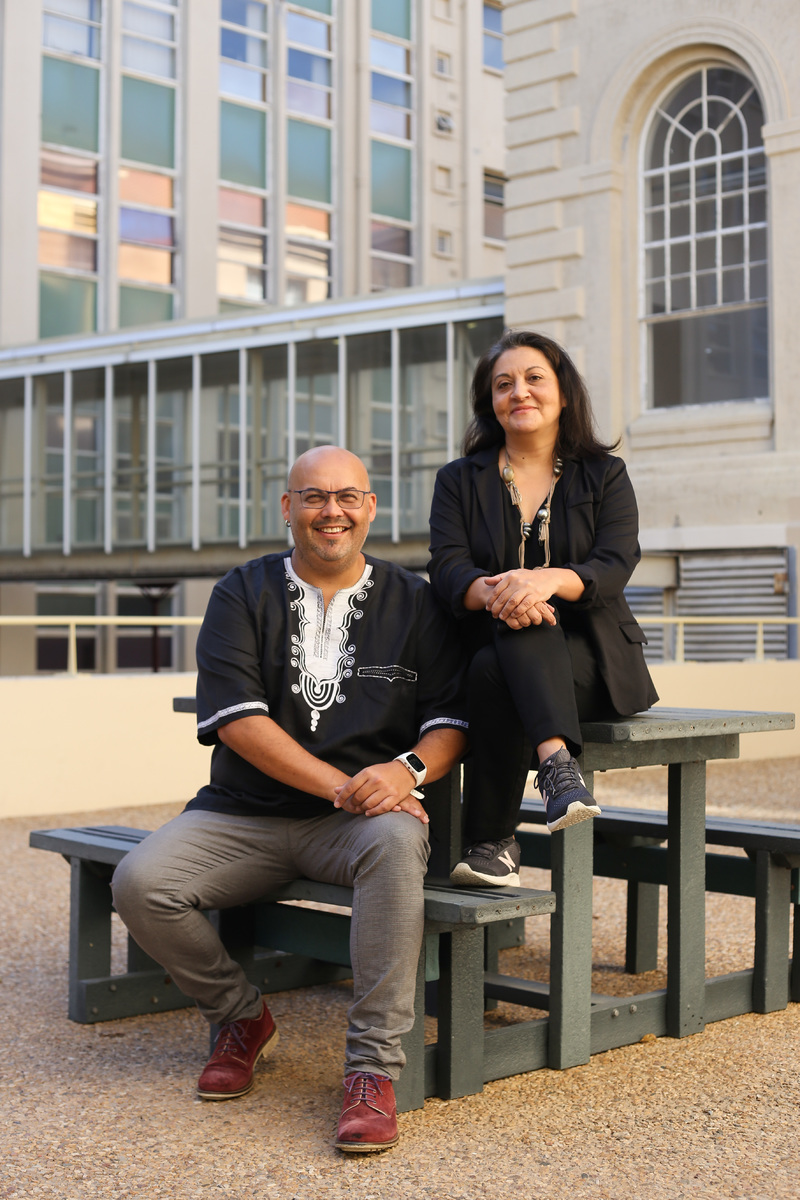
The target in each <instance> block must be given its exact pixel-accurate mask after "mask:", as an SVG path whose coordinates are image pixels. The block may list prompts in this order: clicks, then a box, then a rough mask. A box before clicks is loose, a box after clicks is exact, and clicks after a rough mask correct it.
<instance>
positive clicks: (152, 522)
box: [146, 358, 156, 554]
mask: <svg viewBox="0 0 800 1200" xmlns="http://www.w3.org/2000/svg"><path fill="white" fill-rule="evenodd" d="M146 512H147V549H148V551H149V552H150V553H151V554H152V553H153V551H154V550H155V548H156V364H155V361H154V360H153V359H152V358H151V359H150V361H149V362H148V364H147V509H146Z"/></svg>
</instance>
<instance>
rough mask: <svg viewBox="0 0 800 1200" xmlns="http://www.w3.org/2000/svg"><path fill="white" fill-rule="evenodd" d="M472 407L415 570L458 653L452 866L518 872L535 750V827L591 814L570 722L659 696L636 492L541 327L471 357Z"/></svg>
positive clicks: (477, 874)
mask: <svg viewBox="0 0 800 1200" xmlns="http://www.w3.org/2000/svg"><path fill="white" fill-rule="evenodd" d="M472 406H473V414H474V415H473V418H472V421H471V422H470V425H469V427H468V429H467V432H466V434H465V437H464V453H465V455H466V457H464V458H460V459H457V460H456V461H455V462H451V463H448V464H447V466H445V467H443V468H442V469H441V470H440V471H439V473H438V476H437V479H436V487H435V490H434V496H433V505H432V508H431V561H430V564H429V567H428V570H429V572H430V577H431V583H432V584H433V587H434V589H435V591H436V593H437V594H438V596H439V598H440V600H441V601H442V602H443V603H444V604H445V605H446V606H447V607H448V608H449V609H450V610H451V611H452V612H453V613H454V615H455V616H456V617H457V618H460V619H461V621H462V629H463V632H464V636H465V641H466V644H467V648H468V652H469V654H470V658H471V664H470V670H469V677H468V690H469V708H470V716H469V720H470V730H469V736H470V742H471V746H472V772H471V780H470V785H469V789H468V795H467V797H466V825H465V850H464V854H463V856H462V861H461V862H459V863H458V864H457V865H456V867H455V869H454V870H453V873H452V876H451V878H452V879H453V881H454V882H456V883H459V884H462V885H463V884H468V885H469V884H472V885H477V886H480V885H485V884H491V885H494V886H497V885H498V884H514V885H516V884H518V883H519V862H520V851H519V846H518V844H517V842H516V841H515V840H514V829H515V828H516V825H517V822H518V819H519V806H520V802H521V800H522V795H523V791H524V788H525V781H526V777H527V773H528V770H529V768H530V766H531V761H532V751H534V750H535V752H536V759H535V761H536V762H538V764H539V773H538V776H537V779H536V784H537V786H538V788H539V790H540V792H541V794H542V797H543V799H544V802H545V807H546V811H547V825H548V828H549V829H550V830H556V829H563V828H564V827H565V826H567V825H572V824H573V823H575V822H576V821H582V820H585V819H587V818H589V817H592V816H594V815H596V814H597V813H599V811H600V810H599V808H598V807H597V805H596V804H595V803H594V800H593V798H592V796H591V795H590V793H589V792H588V790H587V789H586V787H585V785H584V781H583V779H582V777H581V775H580V772H579V771H578V766H577V763H576V762H575V755H577V754H579V753H580V751H581V732H580V722H581V721H587V720H602V719H606V718H608V717H614V716H625V715H628V714H630V713H634V712H639V711H641V710H642V709H645V708H649V707H650V705H651V704H653V703H655V701H656V700H657V699H658V696H657V694H656V691H655V689H654V687H653V683H652V680H651V678H650V675H649V673H648V670H647V667H646V665H645V661H644V655H643V653H642V643H643V642H645V641H646V639H645V637H644V634H643V633H642V631H641V629H640V628H639V626H638V625H637V624H636V621H635V620H634V618H633V615H632V614H631V611H630V609H629V608H628V605H627V603H626V601H625V598H624V596H623V589H624V587H625V585H626V584H627V582H628V580H629V579H630V576H631V574H632V572H633V569H634V567H635V566H636V564H637V562H638V561H639V558H640V550H639V543H638V514H637V509H636V500H635V497H634V494H633V489H632V487H631V483H630V480H629V479H628V474H627V471H626V469H625V464H624V463H623V462H622V460H621V459H619V458H614V457H613V456H612V455H611V453H610V451H611V450H612V449H614V447H611V446H605V445H603V443H602V442H600V441H599V440H598V438H597V436H596V433H595V430H594V421H593V417H592V411H591V405H590V401H589V396H588V393H587V391H586V386H585V384H584V382H583V380H582V379H581V377H580V375H579V374H578V371H577V370H576V368H575V365H574V364H573V362H572V361H571V359H570V358H569V356H568V355H567V354H566V353H565V352H564V351H563V350H562V349H561V347H560V346H558V345H557V344H556V343H555V342H553V341H551V340H550V338H547V337H544V336H543V335H541V334H536V333H528V332H511V331H507V332H506V333H504V334H503V336H502V338H501V339H500V341H499V342H498V343H497V344H496V345H495V346H493V347H492V348H491V349H490V350H489V351H488V352H487V353H486V354H484V356H483V358H481V360H480V362H479V363H478V365H477V367H476V369H475V374H474V377H473V381H472Z"/></svg>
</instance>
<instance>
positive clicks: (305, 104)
mask: <svg viewBox="0 0 800 1200" xmlns="http://www.w3.org/2000/svg"><path fill="white" fill-rule="evenodd" d="M286 105H287V107H288V108H289V109H291V111H292V112H297V113H304V114H305V116H307V117H322V119H323V120H326V121H327V120H330V115H331V94H330V92H329V91H326V90H325V89H323V88H319V87H314V85H313V84H311V83H298V82H297V80H296V79H288V80H287V81H286Z"/></svg>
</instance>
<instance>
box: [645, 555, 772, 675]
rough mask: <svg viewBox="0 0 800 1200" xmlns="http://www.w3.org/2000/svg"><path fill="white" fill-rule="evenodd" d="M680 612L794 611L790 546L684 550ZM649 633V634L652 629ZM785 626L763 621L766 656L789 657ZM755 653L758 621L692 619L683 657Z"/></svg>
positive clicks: (713, 658) (715, 658)
mask: <svg viewBox="0 0 800 1200" xmlns="http://www.w3.org/2000/svg"><path fill="white" fill-rule="evenodd" d="M678 579H679V585H678V589H677V592H676V596H675V614H676V616H679V617H689V616H691V617H736V616H738V615H740V614H741V613H746V614H747V615H748V616H756V617H781V616H787V615H788V612H789V563H788V555H787V551H786V550H764V551H760V550H750V551H745V552H742V553H729V552H723V551H719V552H715V553H709V554H682V555H681V556H680V558H679V574H678ZM648 636H649V634H648ZM788 649H789V644H788V630H787V628H786V626H781V625H772V626H771V625H767V626H765V627H764V656H765V657H766V658H788ZM755 653H756V628H755V626H754V625H702V626H692V625H687V626H686V627H685V630H684V657H685V658H687V659H693V660H694V661H696V662H732V661H737V660H741V659H747V658H753V657H755Z"/></svg>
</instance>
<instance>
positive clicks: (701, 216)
mask: <svg viewBox="0 0 800 1200" xmlns="http://www.w3.org/2000/svg"><path fill="white" fill-rule="evenodd" d="M694 223H695V228H696V230H697V232H698V233H710V232H711V231H712V230H713V229H716V227H717V202H716V200H701V201H700V202H699V203H698V204H696V205H695V210H694ZM687 232H688V231H687Z"/></svg>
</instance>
